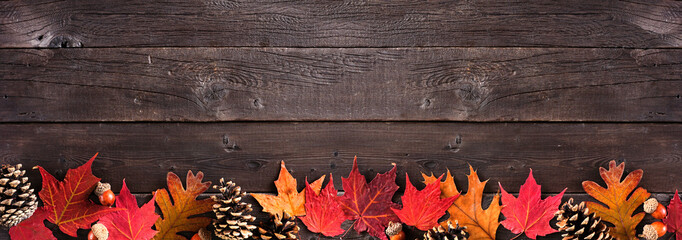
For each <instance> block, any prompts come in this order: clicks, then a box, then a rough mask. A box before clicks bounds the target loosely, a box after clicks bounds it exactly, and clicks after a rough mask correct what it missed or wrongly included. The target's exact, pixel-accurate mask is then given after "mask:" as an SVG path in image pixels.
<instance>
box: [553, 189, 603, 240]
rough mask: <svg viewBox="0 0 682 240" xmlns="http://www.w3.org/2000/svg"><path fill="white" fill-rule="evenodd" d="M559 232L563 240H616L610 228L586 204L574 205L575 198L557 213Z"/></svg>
mask: <svg viewBox="0 0 682 240" xmlns="http://www.w3.org/2000/svg"><path fill="white" fill-rule="evenodd" d="M555 215H556V218H557V221H558V222H557V223H556V226H557V227H559V232H561V233H562V235H561V236H562V237H563V240H570V239H576V240H583V239H586V240H614V238H613V237H612V236H611V235H609V227H608V226H606V224H604V222H602V220H601V218H600V217H597V216H596V214H595V213H590V212H589V209H588V208H587V207H585V202H581V203H580V204H579V205H573V198H571V199H569V200H568V202H566V203H564V205H562V206H561V208H560V209H559V211H557V212H556V214H555Z"/></svg>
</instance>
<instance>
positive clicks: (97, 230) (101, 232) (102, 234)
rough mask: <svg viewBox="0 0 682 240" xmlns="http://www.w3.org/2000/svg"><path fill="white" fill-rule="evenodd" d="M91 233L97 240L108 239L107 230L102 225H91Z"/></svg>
mask: <svg viewBox="0 0 682 240" xmlns="http://www.w3.org/2000/svg"><path fill="white" fill-rule="evenodd" d="M91 231H92V234H94V235H95V237H96V238H97V240H107V239H108V238H109V230H107V227H106V226H104V224H101V223H97V224H95V225H92V228H91Z"/></svg>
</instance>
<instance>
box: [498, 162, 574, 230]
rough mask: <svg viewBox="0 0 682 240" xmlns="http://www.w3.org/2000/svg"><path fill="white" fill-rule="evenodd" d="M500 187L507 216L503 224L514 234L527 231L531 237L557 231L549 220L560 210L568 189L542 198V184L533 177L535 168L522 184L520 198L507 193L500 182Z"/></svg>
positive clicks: (504, 212) (505, 215)
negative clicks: (562, 199) (550, 224)
mask: <svg viewBox="0 0 682 240" xmlns="http://www.w3.org/2000/svg"><path fill="white" fill-rule="evenodd" d="M500 189H502V205H504V207H503V208H502V214H504V217H506V218H507V219H505V220H504V221H502V222H501V224H502V225H503V226H504V227H505V228H507V229H509V230H510V231H512V233H514V234H521V233H522V232H525V233H526V236H527V237H529V238H531V239H536V238H537V236H545V235H547V234H550V233H555V232H557V230H555V229H553V228H552V227H550V226H549V221H550V220H551V219H552V218H553V217H554V213H555V212H556V211H557V210H559V204H561V198H562V197H563V196H564V192H566V189H564V190H563V191H561V193H559V194H558V195H556V196H553V197H547V198H545V199H544V200H542V199H541V197H540V193H541V189H540V185H538V184H537V183H536V182H535V178H533V169H531V170H530V174H529V175H528V178H527V179H526V183H524V184H523V185H521V189H520V190H519V198H515V197H514V195H511V194H509V193H507V191H505V190H504V188H502V184H500Z"/></svg>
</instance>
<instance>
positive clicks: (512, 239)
mask: <svg viewBox="0 0 682 240" xmlns="http://www.w3.org/2000/svg"><path fill="white" fill-rule="evenodd" d="M521 234H523V232H521V233H519V235H516V236H515V237H513V238H511V239H509V240H514V239H516V238H517V237H520V236H521Z"/></svg>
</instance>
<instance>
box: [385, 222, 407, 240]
mask: <svg viewBox="0 0 682 240" xmlns="http://www.w3.org/2000/svg"><path fill="white" fill-rule="evenodd" d="M402 230H403V225H402V224H400V223H399V222H397V223H396V222H388V227H386V235H388V236H389V237H391V236H395V235H398V233H400V231H402Z"/></svg>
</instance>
